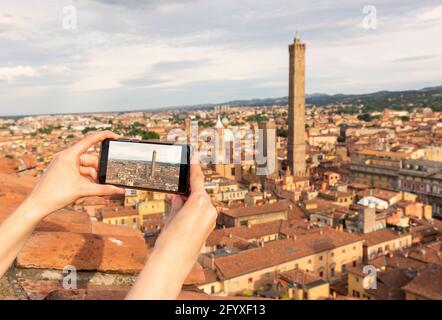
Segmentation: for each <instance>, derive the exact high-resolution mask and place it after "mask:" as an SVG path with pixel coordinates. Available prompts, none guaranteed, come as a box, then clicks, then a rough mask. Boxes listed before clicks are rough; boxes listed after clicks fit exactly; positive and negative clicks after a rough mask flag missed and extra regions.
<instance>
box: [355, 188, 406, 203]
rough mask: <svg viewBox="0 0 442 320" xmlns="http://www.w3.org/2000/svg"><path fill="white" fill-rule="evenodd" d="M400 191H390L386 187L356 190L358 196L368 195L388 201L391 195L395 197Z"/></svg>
mask: <svg viewBox="0 0 442 320" xmlns="http://www.w3.org/2000/svg"><path fill="white" fill-rule="evenodd" d="M399 193H400V192H399V191H391V190H386V189H378V188H375V189H367V190H363V191H359V192H358V196H360V197H368V196H373V197H376V198H378V199H381V200H385V201H388V200H390V199H391V198H393V197H396V196H397V195H398V194H399Z"/></svg>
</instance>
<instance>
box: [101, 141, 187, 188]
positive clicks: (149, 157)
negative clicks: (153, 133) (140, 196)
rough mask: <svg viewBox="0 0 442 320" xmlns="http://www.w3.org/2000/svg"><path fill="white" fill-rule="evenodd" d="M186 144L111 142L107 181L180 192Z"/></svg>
mask: <svg viewBox="0 0 442 320" xmlns="http://www.w3.org/2000/svg"><path fill="white" fill-rule="evenodd" d="M183 148H184V147H183V146H181V145H166V144H152V143H130V142H123V141H110V143H109V150H108V157H107V166H106V167H107V170H106V183H108V184H115V185H122V186H128V187H134V188H144V189H157V190H164V191H170V192H178V191H179V186H180V168H181V164H182V154H183Z"/></svg>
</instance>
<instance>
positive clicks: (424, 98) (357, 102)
mask: <svg viewBox="0 0 442 320" xmlns="http://www.w3.org/2000/svg"><path fill="white" fill-rule="evenodd" d="M306 99H307V104H309V105H315V106H326V105H330V104H346V105H349V106H351V107H356V106H361V105H362V106H363V111H365V112H370V111H381V110H383V109H385V108H387V107H388V108H391V109H395V110H412V109H413V108H416V107H430V108H432V109H433V110H434V111H442V86H438V87H430V88H423V89H420V90H407V91H378V92H374V93H367V94H335V95H329V94H323V93H315V94H310V95H307V98H306ZM287 103H288V97H280V98H266V99H250V100H233V101H228V102H223V103H218V104H206V105H198V106H191V107H194V108H197V107H213V106H217V105H230V106H269V105H286V104H287Z"/></svg>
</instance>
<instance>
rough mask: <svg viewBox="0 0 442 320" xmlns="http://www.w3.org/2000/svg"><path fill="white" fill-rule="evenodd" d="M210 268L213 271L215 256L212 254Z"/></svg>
mask: <svg viewBox="0 0 442 320" xmlns="http://www.w3.org/2000/svg"><path fill="white" fill-rule="evenodd" d="M210 268H211V269H212V270H215V255H214V254H213V253H212V254H210Z"/></svg>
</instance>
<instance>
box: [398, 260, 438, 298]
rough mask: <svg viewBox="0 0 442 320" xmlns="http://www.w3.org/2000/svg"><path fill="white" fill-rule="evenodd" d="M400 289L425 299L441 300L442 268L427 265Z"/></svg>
mask: <svg viewBox="0 0 442 320" xmlns="http://www.w3.org/2000/svg"><path fill="white" fill-rule="evenodd" d="M402 289H403V290H404V291H406V292H410V293H412V294H416V295H418V296H421V297H424V298H427V299H433V300H442V267H441V266H439V265H435V264H428V265H427V267H426V268H425V269H424V270H420V271H419V273H418V274H417V276H416V277H415V278H414V279H413V280H411V281H410V282H409V283H408V284H407V285H405V286H404V287H403V288H402Z"/></svg>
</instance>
